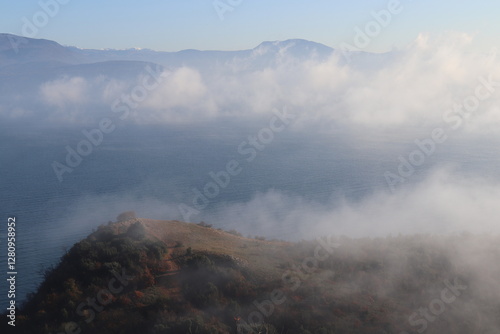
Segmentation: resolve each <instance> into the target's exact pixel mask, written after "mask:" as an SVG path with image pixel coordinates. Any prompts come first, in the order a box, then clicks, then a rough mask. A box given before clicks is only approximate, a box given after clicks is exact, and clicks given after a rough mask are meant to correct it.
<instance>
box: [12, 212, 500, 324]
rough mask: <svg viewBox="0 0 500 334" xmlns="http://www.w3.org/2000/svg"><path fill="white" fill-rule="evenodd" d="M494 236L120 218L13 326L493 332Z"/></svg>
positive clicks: (497, 301) (58, 270)
mask: <svg viewBox="0 0 500 334" xmlns="http://www.w3.org/2000/svg"><path fill="white" fill-rule="evenodd" d="M499 241H500V238H499V237H493V236H474V235H468V234H461V235H454V236H430V235H415V236H398V237H387V238H384V239H373V238H366V239H350V238H347V237H335V236H327V237H322V238H320V239H317V240H312V241H302V242H298V243H291V242H284V241H276V240H274V241H267V240H265V239H264V238H262V237H259V238H246V237H243V236H241V235H240V234H239V233H238V232H236V231H230V232H225V231H222V230H218V229H215V228H213V227H211V226H210V225H208V224H205V223H200V224H188V223H182V222H178V221H155V220H148V219H138V218H135V217H134V216H133V215H123V216H121V217H120V219H119V221H118V222H115V223H110V224H108V225H106V226H104V225H103V226H101V227H100V228H99V229H98V230H97V231H95V232H94V233H92V234H91V235H90V236H89V237H87V238H86V239H84V240H82V241H80V242H78V243H77V244H75V245H74V246H73V247H72V248H71V249H70V250H69V251H67V252H66V254H64V255H63V256H62V258H61V260H60V262H59V264H58V265H57V266H55V267H54V268H51V269H49V270H47V271H46V272H45V279H44V281H43V283H42V284H41V285H40V287H39V288H38V291H37V292H36V293H34V294H33V295H31V296H29V298H28V301H27V302H26V303H25V305H24V306H23V308H22V309H21V310H18V317H17V323H16V328H15V332H16V333H44V334H47V333H96V334H99V333H124V334H126V333H131V334H132V333H133V334H135V333H144V334H145V333H152V334H166V333H191V334H195V333H198V334H203V333H269V334H274V333H279V334H281V333H289V334H306V333H307V334H309V333H314V334H315V333H318V334H333V333H379V334H383V333H424V332H425V333H464V334H465V333H467V334H470V333H499V332H500V287H499V285H498V282H499V279H500V247H499V246H498V245H499ZM2 326H3V325H2ZM2 332H3V331H2Z"/></svg>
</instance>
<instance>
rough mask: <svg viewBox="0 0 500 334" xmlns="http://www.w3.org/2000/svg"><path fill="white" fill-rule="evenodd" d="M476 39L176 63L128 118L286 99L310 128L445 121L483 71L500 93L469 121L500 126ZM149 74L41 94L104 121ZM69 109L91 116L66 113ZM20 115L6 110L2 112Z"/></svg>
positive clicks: (187, 117)
mask: <svg viewBox="0 0 500 334" xmlns="http://www.w3.org/2000/svg"><path fill="white" fill-rule="evenodd" d="M471 41H472V37H471V36H469V35H466V34H462V33H447V34H443V35H441V36H429V35H423V34H422V35H420V36H419V37H418V38H417V39H416V40H415V41H414V42H413V43H412V44H411V45H409V46H408V47H407V48H406V49H404V50H400V51H395V52H393V53H390V54H387V55H383V56H380V55H377V56H373V57H375V58H373V62H372V61H371V60H370V59H371V58H370V57H363V59H364V60H362V61H353V62H351V63H346V61H345V59H344V56H343V55H342V53H341V52H338V53H335V54H333V55H332V57H330V58H329V59H327V60H318V58H311V59H310V60H306V61H304V60H300V61H299V60H298V59H296V58H293V57H291V56H289V55H288V54H287V50H283V51H282V52H280V53H278V54H277V56H276V61H275V62H274V63H273V65H272V66H269V65H265V66H261V67H259V66H254V67H251V66H250V65H251V62H252V61H253V60H254V59H253V58H252V57H250V58H243V59H235V60H234V61H233V62H231V63H226V64H214V65H213V68H198V69H197V68H189V67H181V68H173V69H168V70H166V71H165V73H164V75H163V77H162V78H163V80H162V82H161V84H160V85H159V86H158V87H156V88H154V89H152V90H150V91H148V93H147V96H146V98H145V99H144V100H143V101H140V103H138V107H137V108H136V109H134V110H133V111H134V112H133V113H132V114H131V117H130V119H129V121H132V122H136V123H141V124H148V123H150V124H158V123H160V124H161V123H165V124H172V123H178V122H182V123H189V122H199V121H203V120H207V119H213V118H217V117H222V116H224V117H227V116H229V117H234V118H238V117H245V118H247V117H252V116H255V115H262V114H266V113H269V112H270V111H271V110H273V108H280V107H281V106H283V105H286V106H288V108H289V109H290V110H294V111H296V112H297V113H301V114H302V115H303V121H304V126H307V124H311V125H314V124H325V123H326V124H328V123H335V124H341V125H345V126H351V127H373V128H378V127H400V126H406V125H408V124H411V125H412V126H416V125H422V124H424V125H429V124H432V125H436V124H445V125H446V123H445V121H443V116H444V115H445V114H446V113H447V112H449V110H451V109H452V108H453V107H454V105H455V104H462V103H464V101H465V100H466V99H467V98H468V97H471V96H474V94H475V91H476V88H477V87H478V86H479V85H481V82H482V81H481V79H480V78H483V79H484V80H488V78H489V80H490V81H492V82H494V89H495V91H494V92H493V93H492V94H491V96H489V97H488V98H487V99H485V100H484V101H481V102H480V104H479V106H478V107H477V109H475V110H474V112H473V113H472V114H471V116H470V117H468V119H467V124H466V126H465V127H464V128H465V129H466V130H468V131H484V129H486V130H487V131H495V130H496V129H497V128H498V127H499V126H500V116H498V114H499V113H498V109H497V108H496V107H495V105H498V102H500V93H498V88H500V87H498V86H497V85H496V82H497V78H500V66H498V63H499V62H500V59H499V57H497V56H496V53H495V50H494V49H492V52H491V53H490V54H473V53H469V52H468V51H467V50H468V48H467V46H468V44H470V43H471ZM375 59H376V60H375ZM380 59H383V61H380ZM145 76H148V71H147V70H146V69H145V70H144V73H142V74H140V75H138V76H137V77H135V78H130V79H129V80H123V79H121V80H118V79H113V78H107V77H102V76H100V77H96V78H92V77H85V78H83V77H64V78H58V79H55V80H52V81H48V82H45V83H43V84H42V85H41V86H40V87H39V92H38V93H39V96H40V97H39V98H40V100H41V103H42V104H43V105H44V106H45V108H44V110H46V111H45V112H46V113H47V117H46V119H48V120H54V119H57V120H59V121H61V120H63V121H64V120H65V121H67V122H78V121H79V120H81V119H85V118H93V119H94V121H98V120H99V118H100V117H103V116H104V115H108V114H109V113H110V109H111V106H112V104H113V102H114V101H115V100H116V99H119V98H120V97H121V96H123V94H125V95H131V94H132V92H133V91H134V88H135V87H138V86H139V87H140V86H141V85H142V82H143V80H144V77H145ZM498 81H500V79H498ZM27 98H28V97H27ZM75 106H77V107H78V108H77V107H75ZM61 111H64V112H67V113H71V112H73V113H77V114H79V113H80V114H82V115H73V116H72V117H62V116H61V115H60V113H61ZM11 114H12V113H11V112H10V111H9V110H2V115H3V116H7V117H10V115H11ZM54 114H57V117H54ZM51 116H52V117H51ZM79 116H82V117H79ZM461 117H462V116H461Z"/></svg>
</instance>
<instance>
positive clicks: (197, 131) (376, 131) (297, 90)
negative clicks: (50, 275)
mask: <svg viewBox="0 0 500 334" xmlns="http://www.w3.org/2000/svg"><path fill="white" fill-rule="evenodd" d="M469 39H470V38H469V37H468V36H466V35H463V34H451V35H449V36H448V35H446V36H440V37H438V38H435V39H431V38H429V37H428V36H425V35H421V36H419V38H418V39H417V40H416V41H415V42H414V43H413V44H412V45H410V46H409V47H408V48H407V49H406V50H403V51H400V52H398V53H394V54H387V55H382V56H378V57H379V58H380V59H382V60H381V61H377V62H376V63H374V64H372V63H371V62H370V61H366V60H364V61H360V60H359V59H358V61H357V62H356V61H355V62H353V63H352V64H346V63H345V61H344V60H343V59H342V56H341V55H339V54H338V53H333V54H332V55H328V56H327V57H323V58H321V59H316V58H314V57H312V58H310V59H306V60H304V59H300V60H298V59H297V58H294V57H293V55H288V54H287V53H286V50H287V48H286V47H284V48H283V49H282V50H280V52H278V53H277V54H272V53H271V54H269V52H270V51H269V50H267V49H266V47H259V48H256V49H255V50H253V51H251V52H250V53H249V56H248V57H247V58H237V59H233V60H231V61H227V62H225V63H223V64H218V65H217V66H215V65H214V68H210V69H207V68H196V67H195V66H191V67H190V66H180V67H177V68H168V69H164V72H162V73H165V75H166V76H165V79H164V81H163V82H162V84H161V85H159V87H158V89H156V90H154V91H152V92H151V93H150V94H149V95H148V96H147V99H144V101H143V103H142V104H141V106H140V107H139V108H135V109H134V108H132V109H133V110H129V111H130V113H129V118H128V119H127V120H126V121H120V119H119V114H116V113H114V111H113V110H112V109H113V108H112V107H111V106H113V105H114V104H113V102H114V101H115V100H114V99H115V98H116V97H117V96H120V94H123V93H124V92H125V93H127V92H130V91H131V90H132V89H133V88H134V85H135V84H137V82H141V80H142V79H143V77H144V73H141V74H139V75H137V74H136V73H135V72H134V73H132V74H130V73H128V72H127V75H125V76H124V77H118V78H115V77H112V76H111V75H93V74H92V73H91V72H89V73H87V72H85V71H83V72H82V71H81V69H79V70H80V71H77V69H73V70H74V71H75V72H76V73H77V74H74V73H70V74H66V75H58V76H56V77H51V76H47V77H42V78H36V79H37V80H38V81H37V80H33V82H31V83H30V85H28V86H26V88H25V90H24V91H22V92H21V93H19V95H14V94H13V92H15V90H16V86H15V85H13V86H12V87H10V88H9V89H10V90H7V91H5V92H4V93H3V95H1V98H2V101H4V102H5V103H3V104H2V106H1V107H0V117H1V119H2V121H3V123H2V129H1V132H0V152H1V156H2V161H1V162H0V173H1V175H2V187H1V188H0V198H1V199H2V209H3V210H2V211H3V212H4V213H5V214H7V215H12V216H16V218H17V222H18V223H17V226H18V235H17V236H18V239H19V240H20V242H19V243H18V245H19V246H18V247H19V249H18V263H19V264H18V266H19V271H20V272H22V275H23V280H22V281H19V282H18V284H19V285H18V287H19V291H20V296H21V298H23V296H24V294H26V293H27V292H31V291H34V289H35V287H36V285H37V284H38V283H39V282H40V279H41V276H40V274H39V273H38V272H39V271H40V270H41V269H42V268H43V267H47V266H50V265H52V264H54V263H56V261H57V259H58V258H59V257H60V256H61V255H62V254H63V252H64V248H65V247H66V248H67V247H71V246H72V245H73V244H74V243H75V242H76V241H78V240H80V239H81V238H83V237H84V236H86V235H88V234H89V233H90V232H91V231H92V229H94V228H96V227H97V226H99V225H100V224H103V223H107V222H108V221H110V220H114V219H115V217H116V216H117V215H118V214H119V213H120V212H123V211H128V210H133V211H135V212H136V213H137V215H138V216H139V217H146V218H153V219H165V220H169V219H177V220H188V221H190V222H199V221H205V222H207V223H210V224H213V225H214V227H216V228H223V229H226V230H229V229H235V230H238V231H240V232H241V233H243V234H244V235H253V236H255V235H260V236H265V237H267V238H278V239H285V240H300V239H311V238H315V237H318V236H321V235H325V234H326V235H330V234H335V235H343V234H345V235H348V236H352V237H372V236H387V235H390V234H399V233H403V234H414V233H419V234H420V233H431V234H433V233H436V234H448V233H457V232H461V231H470V232H475V233H484V232H485V233H498V231H499V228H498V227H497V226H496V224H495V218H496V217H498V216H500V209H499V206H498V205H497V203H498V200H499V199H500V168H499V167H500V145H498V144H500V137H499V136H498V133H499V132H498V131H497V130H498V126H499V124H500V123H499V118H498V113H497V111H498V109H497V108H496V103H497V102H498V101H499V95H498V93H497V92H496V90H498V86H499V84H498V82H497V81H496V76H495V75H497V74H499V73H498V68H500V67H498V66H495V64H497V63H498V60H497V59H496V55H495V54H492V55H490V54H488V55H471V54H468V53H465V52H462V51H463V50H462V49H461V48H462V46H463V45H466V44H467V43H468V41H469ZM262 55H264V56H266V57H264V58H259V57H260V56H262ZM269 59H271V60H272V61H270V62H269V61H268V60H269ZM264 60H265V61H266V62H264ZM120 68H121V67H118V69H120ZM135 68H136V69H137V68H139V69H140V70H142V69H144V68H146V67H145V64H142V63H141V64H135ZM118 72H119V71H118ZM499 78H500V76H499ZM18 80H19V82H18V83H17V84H18V85H22V84H23V77H19V79H18ZM499 80H500V79H499ZM24 81H26V80H24ZM485 81H486V82H489V84H488V83H486V84H485V83H484V82H485ZM37 82H39V84H37ZM4 85H5V86H8V85H7V84H6V83H4ZM481 85H482V86H481ZM19 87H20V86H19ZM478 87H482V90H480V92H481V93H482V94H483V95H484V94H485V92H490V93H491V94H490V96H489V97H488V99H484V100H482V101H481V103H480V105H479V106H478V107H477V108H476V109H477V110H475V111H474V112H469V111H468V110H467V108H465V109H464V108H463V109H461V111H457V110H456V109H454V108H455V107H454V106H455V105H457V104H464V105H466V103H469V102H470V101H472V102H474V100H471V99H470V97H471V96H474V94H475V93H477V92H478V89H477V88H478ZM466 106H467V105H466ZM121 107H123V105H121ZM285 107H286V108H287V110H288V111H289V112H290V113H291V114H292V115H294V119H293V122H291V123H290V124H286V126H285V127H284V128H283V130H280V131H277V132H274V133H273V134H272V138H270V137H267V141H266V144H265V145H263V146H264V147H261V148H260V149H258V148H255V147H252V145H251V144H250V139H249V138H250V137H249V136H254V137H255V136H258V135H259V134H263V132H262V131H263V129H269V128H270V126H271V125H270V124H271V122H272V120H273V117H276V113H275V112H273V110H278V112H279V111H282V110H283V109H284V108H285ZM469 107H470V106H469ZM469 109H470V108H469ZM104 117H110V118H112V120H113V121H114V123H115V125H116V130H114V131H113V132H112V133H109V134H106V135H105V136H104V138H103V141H102V144H100V145H98V146H95V147H93V149H92V153H91V154H89V155H88V156H86V157H84V158H83V159H82V162H81V163H80V164H79V165H78V166H77V167H76V168H74V170H73V171H72V172H71V173H64V174H63V177H62V179H63V180H62V182H60V181H59V180H58V177H57V175H56V173H55V172H54V169H53V162H54V161H57V162H60V163H64V162H65V159H66V155H67V154H68V152H67V149H66V147H67V146H69V147H71V148H73V149H74V148H76V147H77V145H78V144H79V143H80V142H81V140H82V139H85V137H84V135H83V134H82V130H89V129H92V128H95V127H96V124H97V126H98V125H99V122H100V121H101V120H102V119H103V118H104ZM436 129H441V130H442V131H443V132H442V134H441V135H440V136H437V137H440V138H444V137H446V140H442V141H441V142H439V143H437V142H436V141H434V144H433V146H432V149H429V147H428V146H427V150H430V151H429V152H427V153H426V152H424V149H422V148H421V147H419V146H418V144H416V142H415V140H419V141H420V142H426V143H428V140H429V138H433V133H434V131H435V130H436ZM261 144H262V143H261ZM416 151H419V152H421V153H419V154H420V155H415V154H413V152H416ZM412 157H413V158H412ZM416 157H417V158H419V159H420V160H419V161H418V163H415V164H413V166H410V167H409V165H408V161H411V160H412V159H414V160H415V159H416ZM231 161H236V162H237V163H238V167H239V169H241V171H240V172H238V173H236V174H237V175H231V178H230V181H229V182H228V183H227V185H226V186H224V187H222V186H220V187H218V188H217V189H218V190H217V191H216V192H217V194H216V195H214V196H212V197H210V196H206V194H205V192H206V191H205V187H206V186H207V184H209V183H212V184H215V183H216V182H215V181H214V179H213V177H212V176H211V173H216V174H217V173H219V172H221V171H225V170H227V168H228V167H227V166H228V163H229V162H231ZM403 161H405V162H403ZM402 164H403V165H404V166H403V167H401V166H402ZM409 169H411V170H409ZM401 171H403V172H401ZM387 172H390V173H391V175H393V176H396V177H398V178H399V179H398V181H397V182H394V180H393V182H392V183H391V182H388V180H387ZM402 174H404V175H403V176H402ZM214 182H215V183H214ZM199 193H203V194H205V198H206V202H207V203H205V204H204V205H201V206H202V208H201V206H200V203H201V200H200V198H199V195H198V194H199ZM208 197H210V198H208ZM197 203H198V207H197ZM181 206H189V207H190V208H193V211H191V214H189V215H186V214H183V213H182V211H181V210H180V207H181ZM1 237H2V238H4V235H2V236H1ZM2 261H4V260H3V259H2ZM4 264H5V263H4V262H2V263H0V265H4ZM4 284H5V283H4V282H2V283H1V288H2V290H3V288H4ZM18 300H19V301H21V300H22V299H18Z"/></svg>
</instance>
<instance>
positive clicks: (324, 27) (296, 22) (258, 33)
mask: <svg viewBox="0 0 500 334" xmlns="http://www.w3.org/2000/svg"><path fill="white" fill-rule="evenodd" d="M56 1H60V2H66V4H60V5H59V6H60V8H59V10H58V11H57V13H56V14H55V15H54V17H50V19H49V20H48V22H47V23H46V24H43V23H44V22H43V19H44V17H43V16H44V14H40V11H43V9H42V6H41V4H42V3H47V4H49V3H54V2H56ZM214 2H215V1H214V0H176V1H173V0H141V1H138V0H105V1H95V0H85V1H81V0H41V1H31V0H30V1H27V0H26V1H9V2H8V4H4V5H3V6H2V11H1V12H0V31H1V32H9V33H14V34H19V35H22V34H23V26H25V25H26V23H25V21H23V18H26V19H27V20H29V21H30V22H32V23H35V22H34V21H35V19H34V17H37V18H38V19H39V20H41V21H39V23H40V22H41V23H42V24H38V25H39V26H40V27H39V29H38V28H37V29H38V31H37V32H36V36H35V37H36V38H46V39H51V40H56V41H58V42H60V43H61V44H64V45H75V46H78V47H82V48H118V49H123V48H130V47H140V48H151V49H156V50H164V51H177V50H181V49H188V48H194V49H218V50H236V49H247V48H252V47H254V46H256V45H258V44H259V43H260V42H262V41H268V40H285V39H289V38H304V39H308V40H313V41H316V42H320V43H323V44H326V45H329V46H331V47H338V46H339V45H340V43H342V42H346V43H349V44H353V39H354V36H355V32H354V28H355V27H356V26H358V27H359V28H361V29H363V28H364V27H365V26H366V24H367V23H368V22H370V21H371V20H373V18H372V16H371V14H370V13H371V12H372V11H379V10H381V9H384V8H387V6H388V3H389V2H390V0H356V1H343V0H342V1H340V0H307V1H306V0H272V1H270V0H243V1H239V0H220V1H219V3H231V2H232V3H238V2H241V4H239V5H238V4H237V5H234V6H232V5H230V6H231V7H234V8H233V10H232V11H227V12H226V13H225V15H224V20H221V19H220V17H219V15H218V13H217V11H216V10H215V8H214ZM400 3H401V6H402V8H403V10H402V11H401V12H400V13H399V14H397V15H394V16H393V17H392V19H391V23H390V24H389V25H388V26H387V27H384V28H383V29H382V31H381V32H380V34H378V35H377V36H376V38H373V39H372V41H371V43H370V45H368V46H367V47H366V48H364V50H366V51H377V52H378V51H386V50H390V49H392V48H394V47H396V48H401V47H404V46H405V45H407V44H408V43H410V42H411V41H412V40H414V39H415V37H416V36H417V35H418V33H420V32H430V33H440V32H445V31H460V32H466V33H470V34H475V35H476V38H475V43H474V44H473V45H474V46H475V47H478V48H480V49H482V50H489V49H491V48H492V47H494V46H497V45H498V41H499V39H498V37H499V36H500V23H499V21H500V20H499V19H498V14H499V13H500V1H498V0H476V1H471V0H439V1H436V0H434V1H431V0H413V1H412V0H401V1H400ZM49 8H53V6H49ZM37 15H38V16H37ZM45 17H48V16H45ZM28 37H29V36H28ZM495 44H496V45H495Z"/></svg>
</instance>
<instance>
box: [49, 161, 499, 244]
mask: <svg viewBox="0 0 500 334" xmlns="http://www.w3.org/2000/svg"><path fill="white" fill-rule="evenodd" d="M499 201H500V181H498V180H495V179H492V178H485V177H479V176H471V175H464V174H463V173H460V172H457V171H456V170H454V169H452V168H451V167H437V168H435V169H433V170H432V171H430V173H429V174H428V175H427V177H425V179H424V180H423V181H422V182H418V183H415V184H411V185H408V186H406V187H401V188H399V189H398V190H397V191H396V192H395V193H391V192H389V191H386V190H384V189H378V190H377V191H375V192H373V193H372V194H369V195H367V196H365V197H363V198H361V199H359V200H352V199H347V197H345V196H343V195H342V194H335V195H334V196H332V197H331V199H329V200H328V201H326V202H321V203H320V202H318V201H315V200H311V199H308V198H305V197H303V196H302V195H299V194H294V193H285V192H283V191H280V190H275V189H269V190H268V191H266V192H261V193H255V194H253V196H252V198H251V199H250V200H248V201H244V202H231V203H218V204H216V205H215V206H214V207H212V208H207V209H206V210H205V211H201V212H200V214H198V215H196V216H193V217H192V219H191V220H192V221H195V222H197V221H201V220H204V221H206V222H210V223H213V224H214V226H215V227H220V228H223V229H225V230H230V229H236V230H238V231H240V232H241V233H243V234H244V235H262V236H266V237H268V238H279V239H285V240H300V239H314V238H317V237H319V236H322V235H338V236H340V235H347V236H350V237H374V236H380V237H384V236H388V235H391V234H392V235H397V234H399V233H402V234H450V233H461V232H464V231H467V232H472V233H500V228H499V226H498V224H497V222H496V220H495V219H494V217H499V216H500V207H499V206H498V202H499ZM179 204H181V203H176V202H165V201H163V200H162V199H159V198H152V197H150V198H144V197H141V198H139V197H136V196H134V195H133V194H132V193H129V194H126V195H125V194H124V195H102V196H86V197H82V198H80V199H79V200H78V202H76V203H75V204H74V205H73V206H72V207H71V208H70V210H69V212H68V216H67V217H64V218H63V219H62V221H61V225H60V226H58V227H57V228H58V229H62V230H61V231H59V232H61V233H63V234H64V235H75V233H76V234H77V235H78V236H80V237H82V236H84V235H86V234H87V233H88V232H89V230H90V229H91V228H95V227H97V226H98V225H99V224H101V223H105V222H107V221H109V220H113V219H114V218H115V216H116V215H118V213H120V212H122V211H127V210H135V211H136V212H137V214H138V215H139V216H141V217H144V218H153V219H162V220H169V219H179V220H182V215H181V214H180V212H179V209H178V208H179ZM56 225H57V224H56ZM63 231H64V232H63Z"/></svg>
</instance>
